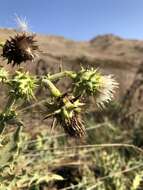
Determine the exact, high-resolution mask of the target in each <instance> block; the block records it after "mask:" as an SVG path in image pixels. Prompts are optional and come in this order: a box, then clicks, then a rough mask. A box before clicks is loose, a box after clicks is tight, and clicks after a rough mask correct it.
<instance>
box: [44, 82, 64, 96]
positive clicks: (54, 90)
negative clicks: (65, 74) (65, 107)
mask: <svg viewBox="0 0 143 190" xmlns="http://www.w3.org/2000/svg"><path fill="white" fill-rule="evenodd" d="M42 82H43V83H44V85H46V86H48V88H49V90H50V92H51V94H52V95H53V96H54V97H59V96H61V93H60V91H59V90H58V89H57V87H56V86H55V85H54V84H53V83H52V82H51V81H50V80H49V79H47V78H45V79H43V80H42Z"/></svg>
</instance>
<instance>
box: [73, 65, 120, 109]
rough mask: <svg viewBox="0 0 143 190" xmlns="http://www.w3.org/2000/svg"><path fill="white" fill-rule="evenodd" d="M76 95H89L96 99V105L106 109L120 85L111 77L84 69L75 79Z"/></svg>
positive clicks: (93, 70)
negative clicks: (105, 106) (105, 105)
mask: <svg viewBox="0 0 143 190" xmlns="http://www.w3.org/2000/svg"><path fill="white" fill-rule="evenodd" d="M74 83H75V94H87V95H89V96H94V97H95V98H96V103H97V105H98V106H99V105H100V106H102V107H104V104H105V103H108V102H109V101H110V100H111V99H112V98H113V94H114V90H115V88H117V87H118V83H117V82H116V81H115V79H114V78H113V77H112V76H111V75H107V76H104V75H101V74H100V73H99V72H98V71H97V70H95V69H93V68H92V69H90V70H89V69H83V68H82V70H81V71H80V72H79V73H77V75H76V77H75V78H74Z"/></svg>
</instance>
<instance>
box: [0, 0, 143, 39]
mask: <svg viewBox="0 0 143 190" xmlns="http://www.w3.org/2000/svg"><path fill="white" fill-rule="evenodd" d="M15 13H16V14H17V15H19V16H22V17H24V16H26V18H27V20H28V22H29V24H30V26H31V28H32V31H34V32H38V33H44V34H49V35H60V36H64V37H66V38H70V39H74V40H89V39H91V38H93V37H95V36H97V35H102V34H107V33H113V34H115V35H119V36H121V37H124V38H134V39H143V0H1V1H0V27H15V22H14V18H15V17H14V14H15Z"/></svg>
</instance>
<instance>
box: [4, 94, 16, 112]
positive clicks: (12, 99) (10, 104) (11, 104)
mask: <svg viewBox="0 0 143 190" xmlns="http://www.w3.org/2000/svg"><path fill="white" fill-rule="evenodd" d="M14 103H15V97H14V96H13V95H12V96H10V97H9V99H8V101H7V104H6V106H5V108H4V111H3V113H7V112H9V111H10V110H11V108H12V106H13V105H14Z"/></svg>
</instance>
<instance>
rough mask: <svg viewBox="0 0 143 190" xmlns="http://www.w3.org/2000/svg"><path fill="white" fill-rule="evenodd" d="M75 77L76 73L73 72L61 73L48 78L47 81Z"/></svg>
mask: <svg viewBox="0 0 143 190" xmlns="http://www.w3.org/2000/svg"><path fill="white" fill-rule="evenodd" d="M75 76H76V73H75V72H74V71H63V72H60V73H56V74H53V75H50V76H48V79H49V80H51V81H54V80H58V79H61V78H63V77H70V78H74V77H75Z"/></svg>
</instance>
